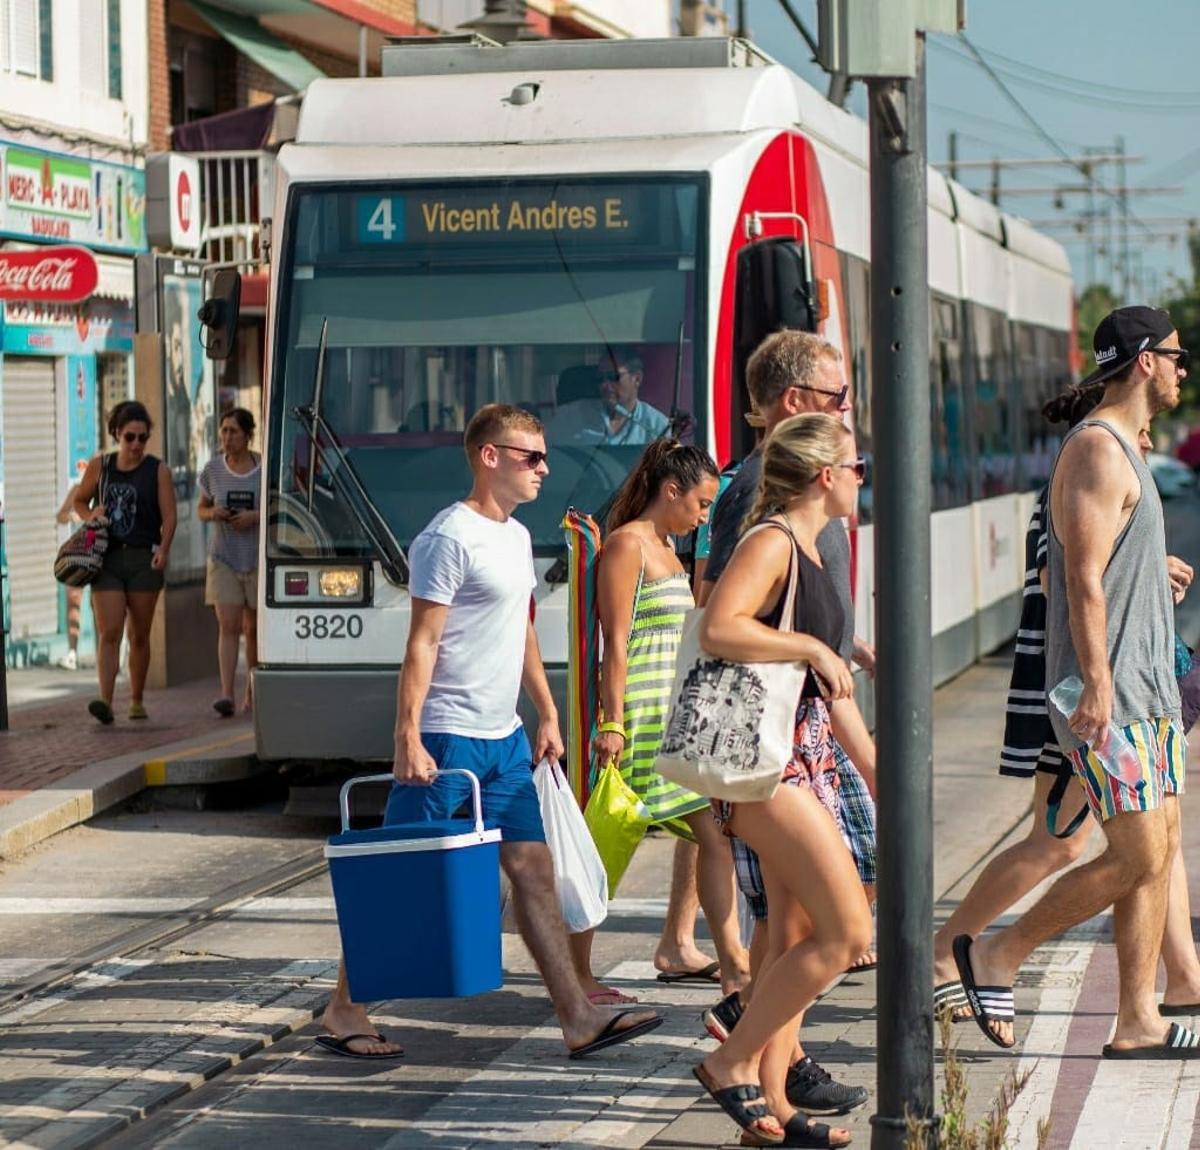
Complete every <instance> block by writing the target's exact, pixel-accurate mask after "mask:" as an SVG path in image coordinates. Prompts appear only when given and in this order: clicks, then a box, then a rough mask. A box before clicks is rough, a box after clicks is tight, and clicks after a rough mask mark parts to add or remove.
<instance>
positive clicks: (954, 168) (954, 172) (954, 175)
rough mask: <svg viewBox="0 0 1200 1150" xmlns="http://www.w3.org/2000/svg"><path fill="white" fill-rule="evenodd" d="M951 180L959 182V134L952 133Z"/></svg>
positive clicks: (950, 146)
mask: <svg viewBox="0 0 1200 1150" xmlns="http://www.w3.org/2000/svg"><path fill="white" fill-rule="evenodd" d="M949 153H950V173H949V174H950V178H951V179H952V180H954V181H955V182H957V181H958V133H957V132H951V133H950V140H949Z"/></svg>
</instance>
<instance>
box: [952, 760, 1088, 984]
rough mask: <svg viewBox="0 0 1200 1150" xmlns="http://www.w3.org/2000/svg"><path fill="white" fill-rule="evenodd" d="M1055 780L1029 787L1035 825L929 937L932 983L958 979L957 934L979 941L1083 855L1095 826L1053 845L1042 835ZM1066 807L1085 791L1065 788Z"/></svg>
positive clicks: (1041, 780)
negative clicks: (954, 948)
mask: <svg viewBox="0 0 1200 1150" xmlns="http://www.w3.org/2000/svg"><path fill="white" fill-rule="evenodd" d="M1053 785H1054V777H1053V776H1052V775H1047V774H1045V773H1039V774H1038V775H1037V776H1036V778H1035V780H1034V784H1033V825H1032V826H1031V827H1030V828H1029V833H1028V834H1027V835H1026V836H1025V838H1023V839H1022V840H1021V841H1020V842H1019V843H1014V844H1013V845H1012V846H1010V847H1009V848H1008V849H1007V850H1004V851H1001V852H1000V854H998V855H996V857H995V858H994V859H992V860H991V861H990V862H989V863H988V864H987V866H985V867H984V868H983V870H982V871H980V872H979V877H978V878H977V879H976V880H975V882H974V883H973V884H972V886H971V889H970V890H969V891H967V894H966V897H965V898H964V899H963V900H962V902H960V903H959V904H958V906H957V907H955V908H954V913H953V914H952V915H951V916H950V917H949V918H948V919H947V920H946V923H945V925H944V926H943V927H942V929H941V930H939V931H938V932H937V933H936V934H935V935H934V936H933V980H934V982H935V983H941V982H952V981H954V980H955V979H957V978H958V971H957V969H956V968H955V965H954V954H953V952H952V951H951V949H950V948H951V944H952V943H953V942H954V940H955V938H956V937H957V936H958V935H960V934H969V935H970V936H971V937H972V938H977V937H978V936H979V935H981V934H982V933H983V932H984V930H985V929H986V928H987V927H988V926H990V925H991V924H992V923H993V922H995V921H996V919H998V918H999V917H1000V916H1001V915H1002V914H1003V913H1004V912H1005V911H1006V910H1008V908H1009V907H1010V906H1012V905H1013V903H1016V902H1019V901H1020V900H1021V899H1022V898H1024V897H1025V895H1027V894H1028V893H1029V892H1030V891H1031V890H1033V888H1034V887H1035V886H1037V885H1038V883H1040V882H1042V881H1043V880H1044V879H1047V878H1049V877H1050V876H1051V875H1052V874H1055V873H1056V872H1057V871H1060V870H1064V869H1065V868H1066V867H1069V866H1071V865H1072V864H1073V863H1076V862H1078V861H1079V859H1080V858H1081V857H1082V855H1083V852H1084V851H1085V850H1086V849H1087V844H1088V839H1089V838H1090V837H1091V827H1092V826H1093V825H1094V823H1093V822H1091V821H1089V822H1087V823H1084V825H1083V826H1081V827H1080V828H1079V830H1077V831H1076V832H1075V834H1073V835H1072V836H1071V837H1070V838H1069V839H1056V838H1055V837H1054V836H1053V835H1052V834H1051V833H1050V832H1049V831H1048V830H1047V829H1046V797H1047V796H1048V795H1049V793H1050V788H1051V787H1052V786H1053ZM1067 794H1068V796H1069V802H1068V804H1067V805H1068V806H1070V805H1071V804H1072V803H1074V802H1076V801H1077V800H1078V801H1082V797H1083V791H1082V790H1081V789H1080V788H1078V787H1075V786H1072V787H1070V788H1068V791H1067Z"/></svg>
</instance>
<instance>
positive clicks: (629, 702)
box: [619, 572, 708, 839]
mask: <svg viewBox="0 0 1200 1150" xmlns="http://www.w3.org/2000/svg"><path fill="white" fill-rule="evenodd" d="M694 605H695V601H694V600H693V599H692V590H691V587H689V585H688V578H687V576H686V575H685V574H684V573H683V572H680V573H679V574H677V575H667V576H664V577H663V578H662V579H651V580H649V581H647V582H644V583H642V584H641V585H640V586H639V588H638V594H637V600H636V602H635V603H634V605H633V625H632V626H631V627H630V630H629V642H628V644H627V647H626V650H627V660H626V664H627V666H626V676H625V700H624V719H625V750H624V751H623V752H622V754H621V762H620V764H619V769H620V771H621V777H622V778H623V779H624V780H625V782H627V783H628V784H629V786H630V788H631V789H632V790H633V791H634V793H635V794H636V795H637V796H638V798H640V799H641V800H642V802H644V803H645V804H646V807H647V809H648V810H649V812H650V815H651V818H652V819H653V820H654V822H655V823H656V824H660V825H661V826H663V827H664V828H665V829H666V830H669V831H670V832H671V833H672V834H675V835H679V836H680V837H682V838H688V839H690V838H692V832H691V829H690V828H689V827H688V825H687V823H685V822H684V821H683V818H684V816H685V815H690V814H692V813H694V812H695V811H700V810H704V808H705V807H707V806H708V799H706V798H704V797H703V796H702V795H697V794H694V793H693V792H691V791H689V790H685V789H684V788H683V787H681V786H678V785H677V784H675V783H669V782H667V780H666V779H664V778H663V777H662V775H660V774H659V773H658V772H657V771H656V770H655V769H654V760H655V759H656V758H657V757H658V748H659V744H660V743H661V742H662V737H663V732H664V730H665V729H666V723H667V711H668V710H669V709H670V706H671V687H672V686H673V684H674V681H675V657H676V655H677V654H678V651H679V640H680V637H681V636H682V635H683V617H684V615H685V614H687V612H688V611H689V610H691V608H692V607H693V606H694Z"/></svg>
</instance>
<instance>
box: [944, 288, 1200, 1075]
mask: <svg viewBox="0 0 1200 1150" xmlns="http://www.w3.org/2000/svg"><path fill="white" fill-rule="evenodd" d="M1093 347H1094V349H1095V354H1096V364H1097V368H1096V371H1095V372H1093V374H1092V375H1091V376H1089V377H1088V378H1087V379H1086V380H1084V381H1083V383H1082V384H1081V385H1080V386H1081V388H1088V387H1092V386H1096V385H1102V386H1103V387H1104V398H1103V399H1102V400H1101V401H1100V403H1099V405H1098V406H1097V407H1096V408H1095V409H1094V410H1093V412H1092V414H1091V416H1090V417H1089V418H1087V419H1086V420H1084V421H1083V422H1081V423H1080V424H1078V425H1077V426H1076V427H1075V428H1074V429H1073V430H1072V431H1070V432H1069V433H1068V434H1067V436H1066V438H1065V439H1064V440H1063V443H1062V446H1061V448H1060V449H1059V453H1058V458H1057V460H1056V461H1055V465H1054V471H1053V474H1052V475H1051V479H1050V498H1049V515H1048V530H1047V538H1048V559H1049V562H1048V574H1049V583H1050V587H1049V594H1048V612H1047V619H1046V687H1047V690H1048V691H1052V690H1053V688H1054V687H1055V686H1056V685H1057V684H1059V683H1061V682H1062V681H1063V680H1064V679H1067V678H1069V677H1071V676H1078V677H1079V678H1080V679H1081V680H1082V681H1083V691H1082V694H1081V696H1080V699H1079V702H1078V705H1077V706H1076V708H1075V710H1074V712H1073V713H1072V714H1070V715H1069V716H1067V715H1064V714H1062V713H1061V712H1060V711H1058V710H1057V709H1056V708H1055V707H1054V705H1053V704H1051V705H1050V707H1049V710H1050V717H1051V722H1052V723H1053V725H1054V730H1055V734H1056V735H1057V737H1058V742H1059V745H1060V746H1061V747H1062V748H1063V750H1064V752H1066V753H1068V755H1069V757H1070V760H1071V765H1072V768H1073V770H1074V773H1075V776H1076V778H1077V779H1078V780H1079V782H1080V784H1081V785H1082V787H1083V789H1084V791H1085V793H1086V795H1087V800H1088V805H1089V806H1090V807H1091V810H1092V813H1093V815H1095V817H1096V820H1097V821H1098V822H1100V823H1101V825H1102V826H1103V828H1104V833H1105V837H1106V838H1107V839H1108V849H1107V850H1105V852H1104V853H1103V854H1102V855H1100V856H1099V857H1098V858H1096V859H1094V860H1093V861H1092V862H1089V863H1086V864H1085V865H1083V866H1081V867H1079V868H1078V869H1076V870H1073V871H1069V872H1068V873H1066V874H1065V875H1063V876H1062V877H1061V878H1060V879H1059V880H1058V881H1057V882H1056V883H1055V884H1054V885H1053V886H1052V887H1051V888H1050V890H1049V891H1048V892H1047V893H1046V894H1045V896H1043V898H1042V899H1041V900H1040V901H1039V902H1038V903H1037V904H1036V905H1035V906H1034V907H1032V908H1031V909H1030V910H1029V911H1027V912H1026V913H1025V914H1024V915H1022V917H1021V918H1020V919H1018V920H1017V921H1016V922H1015V923H1013V924H1012V925H1011V926H1009V927H1006V928H1005V929H1003V930H1000V931H998V932H996V933H995V934H992V935H990V936H988V937H986V938H981V939H979V940H972V938H971V937H970V936H969V935H965V934H964V935H959V936H958V937H957V938H956V939H955V940H954V957H955V961H956V963H957V965H958V969H959V974H960V976H961V977H962V981H963V987H964V989H965V990H966V992H967V999H968V1002H969V1003H970V1006H971V1012H972V1014H973V1015H974V1016H975V1021H976V1022H977V1023H978V1024H979V1027H980V1029H981V1030H982V1031H983V1033H984V1034H985V1035H986V1036H987V1037H988V1038H989V1039H991V1041H992V1042H994V1043H995V1044H996V1045H997V1046H1003V1047H1009V1046H1012V1045H1014V1043H1015V1041H1016V1040H1015V1037H1014V1034H1013V1017H1014V1010H1013V995H1012V984H1013V980H1014V978H1015V976H1016V973H1017V970H1018V968H1019V967H1020V965H1021V963H1022V962H1023V961H1024V960H1025V959H1026V958H1027V957H1028V955H1029V953H1030V952H1031V951H1032V950H1033V949H1034V948H1035V947H1037V946H1040V945H1041V944H1042V943H1044V942H1046V941H1047V940H1049V939H1051V938H1053V937H1054V936H1056V935H1059V934H1062V933H1063V932H1064V931H1066V930H1068V929H1070V928H1071V927H1073V926H1076V925H1078V924H1079V923H1081V922H1083V921H1085V920H1086V919H1089V918H1091V917H1092V916H1093V915H1096V914H1099V913H1100V912H1101V911H1102V910H1104V909H1105V908H1106V907H1107V906H1109V905H1110V904H1111V905H1112V907H1113V924H1114V932H1115V935H1116V943H1117V962H1118V968H1119V1000H1118V1006H1117V1025H1116V1030H1115V1032H1114V1035H1113V1040H1112V1042H1111V1043H1110V1044H1109V1045H1107V1046H1105V1047H1104V1051H1103V1054H1104V1057H1105V1058H1125V1059H1130V1058H1141V1059H1144V1058H1156V1059H1176V1058H1189V1059H1190V1058H1200V1036H1197V1035H1196V1034H1195V1033H1194V1032H1193V1031H1191V1030H1190V1029H1188V1028H1187V1027H1185V1026H1182V1025H1180V1024H1178V1023H1171V1022H1168V1021H1167V1020H1166V1019H1164V1018H1163V1017H1162V1016H1161V1015H1160V1013H1159V1006H1158V1002H1157V1001H1156V998H1155V993H1154V984H1155V972H1156V968H1157V965H1158V954H1159V947H1160V945H1161V943H1162V937H1163V928H1164V925H1165V922H1166V897H1167V878H1168V875H1169V873H1170V865H1169V863H1170V859H1171V858H1172V856H1173V854H1174V851H1175V848H1176V844H1177V843H1178V839H1179V804H1178V800H1177V796H1178V795H1179V793H1180V792H1181V791H1182V790H1183V769H1184V760H1185V757H1186V743H1185V740H1184V737H1183V732H1182V728H1181V726H1180V699H1179V690H1178V687H1177V686H1176V682H1175V677H1174V675H1173V673H1172V670H1173V666H1174V656H1173V652H1174V610H1173V603H1172V593H1171V584H1170V581H1169V578H1168V572H1167V555H1166V534H1165V530H1164V526H1163V513H1162V504H1161V502H1160V501H1159V497H1158V492H1157V490H1156V489H1155V486H1154V480H1153V478H1152V477H1151V474H1150V469H1149V468H1148V467H1147V466H1146V463H1145V462H1144V460H1143V459H1142V456H1141V453H1140V452H1139V451H1138V432H1139V431H1140V430H1141V429H1142V428H1144V427H1146V426H1147V425H1148V424H1149V422H1150V420H1151V419H1152V418H1153V417H1154V416H1155V415H1157V414H1158V413H1159V412H1161V411H1169V410H1170V409H1171V408H1173V407H1175V406H1176V405H1177V404H1178V403H1179V385H1180V382H1181V381H1182V380H1183V378H1184V377H1185V376H1186V375H1187V367H1188V352H1187V351H1186V350H1185V349H1184V348H1181V347H1180V346H1179V335H1178V333H1177V332H1176V331H1175V328H1174V326H1173V325H1172V323H1171V321H1170V318H1169V317H1168V316H1167V313H1166V312H1165V311H1161V310H1159V309H1156V308H1149V307H1124V308H1118V309H1117V310H1116V311H1114V312H1112V313H1111V314H1110V315H1108V316H1107V317H1106V318H1105V319H1104V320H1103V321H1102V322H1101V323H1100V326H1099V327H1098V328H1097V329H1096V334H1095V337H1094V340H1093ZM1110 724H1111V725H1112V726H1115V727H1119V728H1121V730H1122V731H1123V733H1124V735H1125V738H1126V739H1127V740H1128V741H1129V743H1131V744H1132V746H1133V748H1134V749H1135V751H1136V759H1137V761H1136V763H1135V764H1127V765H1126V766H1125V768H1124V769H1122V770H1121V771H1120V775H1119V777H1118V775H1117V774H1115V773H1112V772H1111V771H1110V770H1107V769H1106V768H1105V765H1104V762H1103V761H1102V759H1104V758H1106V759H1107V761H1108V762H1109V764H1111V763H1112V760H1113V756H1112V755H1110V754H1106V752H1108V751H1109V749H1110V748H1109V746H1108V742H1109V737H1108V731H1109V728H1110ZM1135 770H1136V773H1137V775H1138V777H1137V779H1136V781H1135V780H1134V772H1135ZM1196 1009H1197V1010H1200V1006H1197V1008H1196ZM1173 1012H1174V1011H1173Z"/></svg>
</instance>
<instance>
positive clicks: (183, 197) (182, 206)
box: [175, 168, 192, 232]
mask: <svg viewBox="0 0 1200 1150" xmlns="http://www.w3.org/2000/svg"><path fill="white" fill-rule="evenodd" d="M175 211H176V213H177V214H178V216H179V226H180V227H181V228H182V229H183V230H184V231H185V232H190V231H191V230H192V181H191V180H189V179H188V174H187V169H186V168H180V169H179V175H178V179H176V181H175Z"/></svg>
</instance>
